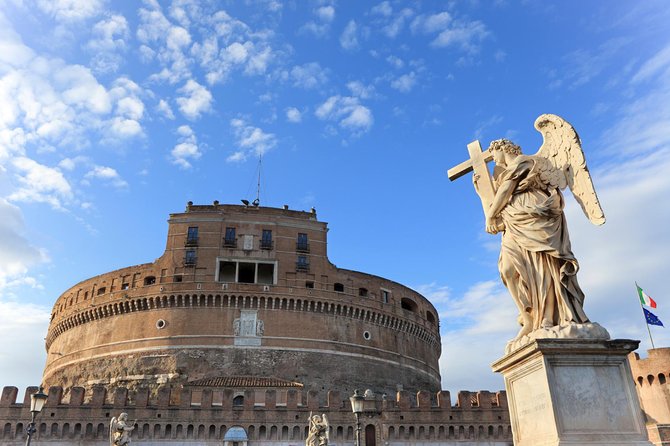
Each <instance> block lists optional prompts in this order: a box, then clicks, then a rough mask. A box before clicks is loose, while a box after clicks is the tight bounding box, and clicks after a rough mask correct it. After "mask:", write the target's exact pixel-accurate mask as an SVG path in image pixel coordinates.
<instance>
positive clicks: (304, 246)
mask: <svg viewBox="0 0 670 446" xmlns="http://www.w3.org/2000/svg"><path fill="white" fill-rule="evenodd" d="M295 250H296V251H297V252H309V243H305V242H296V244H295Z"/></svg>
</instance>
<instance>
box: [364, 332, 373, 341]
mask: <svg viewBox="0 0 670 446" xmlns="http://www.w3.org/2000/svg"><path fill="white" fill-rule="evenodd" d="M363 338H364V339H365V340H366V341H369V340H370V339H371V338H372V335H371V334H370V332H369V331H364V332H363Z"/></svg>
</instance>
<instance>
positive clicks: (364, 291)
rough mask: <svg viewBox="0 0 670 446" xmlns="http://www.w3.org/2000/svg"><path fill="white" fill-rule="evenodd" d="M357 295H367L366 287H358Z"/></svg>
mask: <svg viewBox="0 0 670 446" xmlns="http://www.w3.org/2000/svg"><path fill="white" fill-rule="evenodd" d="M358 295H359V296H361V297H368V289H367V288H359V289H358Z"/></svg>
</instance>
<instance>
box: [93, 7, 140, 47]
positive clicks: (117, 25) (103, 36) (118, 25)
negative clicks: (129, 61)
mask: <svg viewBox="0 0 670 446" xmlns="http://www.w3.org/2000/svg"><path fill="white" fill-rule="evenodd" d="M91 35H92V38H91V40H89V42H88V43H87V44H86V47H87V48H89V49H91V50H93V51H116V50H124V49H125V48H126V40H127V39H128V35H129V28H128V21H127V20H126V18H125V17H123V16H122V15H117V14H115V15H112V16H111V17H109V18H106V19H103V20H101V21H99V22H98V23H96V24H95V25H93V29H92V30H91Z"/></svg>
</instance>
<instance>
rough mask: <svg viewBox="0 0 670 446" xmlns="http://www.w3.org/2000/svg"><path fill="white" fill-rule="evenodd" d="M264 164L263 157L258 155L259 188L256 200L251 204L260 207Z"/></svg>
mask: <svg viewBox="0 0 670 446" xmlns="http://www.w3.org/2000/svg"><path fill="white" fill-rule="evenodd" d="M262 162H263V155H258V187H257V189H256V199H255V200H254V201H252V202H251V204H253V205H254V206H256V207H258V206H259V205H260V204H261V164H262Z"/></svg>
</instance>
